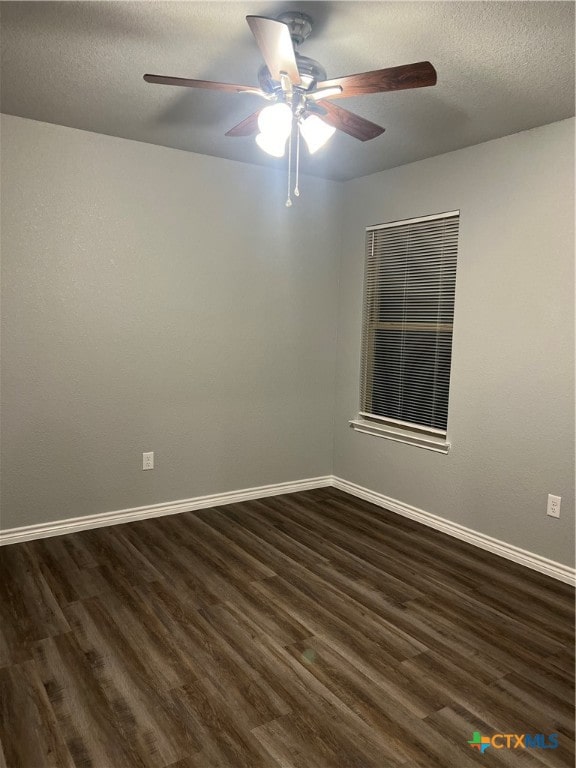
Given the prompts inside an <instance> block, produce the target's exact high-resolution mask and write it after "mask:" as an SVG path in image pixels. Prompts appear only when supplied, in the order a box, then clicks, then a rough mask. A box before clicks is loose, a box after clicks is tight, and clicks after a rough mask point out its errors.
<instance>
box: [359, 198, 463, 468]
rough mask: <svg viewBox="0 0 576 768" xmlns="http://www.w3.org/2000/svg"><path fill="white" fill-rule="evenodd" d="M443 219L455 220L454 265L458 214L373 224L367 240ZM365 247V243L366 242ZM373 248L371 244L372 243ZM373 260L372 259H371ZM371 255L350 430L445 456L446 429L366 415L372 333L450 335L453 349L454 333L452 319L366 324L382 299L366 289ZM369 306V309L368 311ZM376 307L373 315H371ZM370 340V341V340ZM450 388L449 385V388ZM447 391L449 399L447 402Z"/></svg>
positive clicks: (445, 213)
mask: <svg viewBox="0 0 576 768" xmlns="http://www.w3.org/2000/svg"><path fill="white" fill-rule="evenodd" d="M446 218H457V227H458V230H457V240H456V265H455V268H457V260H458V237H459V225H460V210H455V211H446V212H443V213H437V214H430V215H427V216H419V217H414V218H409V219H399V220H396V221H391V222H387V223H385V224H376V225H373V226H370V227H366V238H368V236H369V233H370V232H373V231H375V230H382V229H390V228H394V227H402V226H406V225H410V224H419V223H421V222H426V221H439V220H441V219H446ZM367 244H368V240H367ZM372 245H374V240H372ZM372 257H373V255H372ZM369 258H370V254H369V253H368V249H367V248H366V257H365V262H364V280H363V310H362V334H361V344H362V358H361V366H360V408H359V411H358V416H357V418H355V419H351V420H350V422H349V423H350V426H351V427H352V428H353V429H354V430H355V431H357V432H361V433H363V434H370V435H374V436H377V437H384V438H387V439H389V440H394V441H396V442H402V443H408V444H410V445H416V446H418V447H420V448H425V449H428V450H431V451H436V452H439V453H448V451H449V449H450V443H449V442H448V437H447V429H448V426H447V425H446V428H445V429H438V428H436V427H430V426H428V425H422V424H417V423H412V422H407V421H402V420H400V419H395V418H392V417H388V416H380V415H377V414H373V413H369V412H368V411H367V410H366V409H365V405H366V403H367V402H370V399H371V398H370V394H369V392H370V388H371V387H372V384H373V382H374V380H375V378H376V376H375V374H374V373H373V372H372V371H373V356H374V337H375V332H376V331H377V330H378V328H379V327H381V328H382V329H383V330H401V331H403V332H404V333H410V332H412V331H416V332H422V331H428V330H430V331H433V332H435V333H443V332H447V333H450V336H451V339H450V345H451V346H452V340H453V330H454V317H453V316H452V322H450V323H446V322H441V323H434V322H429V321H428V322H421V321H411V322H409V323H405V322H384V321H371V322H367V320H366V318H367V314H368V313H369V312H370V314H371V315H372V316H374V315H376V316H378V315H379V313H378V311H377V307H378V305H379V303H380V301H381V299H382V292H381V291H380V290H379V286H378V287H377V289H376V291H375V292H374V290H373V289H372V297H370V296H369V287H368V283H367V280H368V265H369ZM455 283H456V276H454V292H455ZM369 302H371V304H370V309H368V306H369ZM374 306H376V311H374ZM370 339H371V340H370ZM451 369H452V362H450V371H451ZM448 386H449V385H448ZM449 391H450V390H449V389H448V399H449Z"/></svg>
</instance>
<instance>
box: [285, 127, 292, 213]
mask: <svg viewBox="0 0 576 768" xmlns="http://www.w3.org/2000/svg"><path fill="white" fill-rule="evenodd" d="M291 171H292V131H290V135H289V136H288V197H287V198H286V208H290V207H291V205H292V198H291V197H290V176H291Z"/></svg>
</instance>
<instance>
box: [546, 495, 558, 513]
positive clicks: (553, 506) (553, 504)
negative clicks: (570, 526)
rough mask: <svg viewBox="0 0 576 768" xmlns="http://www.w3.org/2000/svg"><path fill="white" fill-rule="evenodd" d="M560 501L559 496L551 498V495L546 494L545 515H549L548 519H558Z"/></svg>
mask: <svg viewBox="0 0 576 768" xmlns="http://www.w3.org/2000/svg"><path fill="white" fill-rule="evenodd" d="M561 501H562V497H561V496H552V494H551V493H549V494H548V507H547V509H546V514H547V515H550V517H560V503H561Z"/></svg>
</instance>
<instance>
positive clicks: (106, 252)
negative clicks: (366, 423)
mask: <svg viewBox="0 0 576 768" xmlns="http://www.w3.org/2000/svg"><path fill="white" fill-rule="evenodd" d="M1 138H2V143H1V147H2V207H3V210H2V256H3V312H4V323H3V374H4V378H3V386H2V394H3V407H2V414H3V424H2V437H3V439H2V446H3V462H2V478H3V489H2V490H3V495H2V527H6V528H10V527H16V526H21V525H26V524H32V523H39V522H46V521H51V520H58V519H63V518H66V517H75V516H81V515H86V514H91V513H97V512H108V511H112V510H118V509H123V508H127V507H133V506H140V505H145V504H153V503H157V502H167V501H172V500H175V499H180V498H189V497H192V496H198V495H203V494H209V493H219V492H223V491H229V490H237V489H241V488H247V487H253V486H259V485H264V484H268V483H277V482H282V481H290V480H298V479H303V478H306V477H314V476H318V475H325V474H328V473H330V472H331V466H332V414H333V390H334V363H335V329H336V300H337V267H338V264H337V248H338V240H337V233H336V232H335V231H334V229H333V228H332V227H330V226H329V221H330V219H329V218H328V217H327V216H326V211H330V212H334V211H335V210H336V208H337V197H336V196H337V194H338V190H339V185H338V184H335V183H332V182H323V181H321V180H316V179H310V178H306V179H303V180H302V183H301V187H302V197H301V200H300V202H299V203H298V204H295V205H294V207H293V208H292V209H286V208H285V207H284V199H285V194H286V193H285V184H286V179H285V175H284V174H281V175H276V174H274V173H271V172H270V171H269V170H265V169H262V168H255V167H252V166H248V165H244V164H241V163H234V162H230V161H227V160H219V159H216V158H210V157H203V156H200V155H194V154H190V153H186V152H180V151H177V150H171V149H165V148H161V147H156V146H151V145H148V144H141V143H137V142H132V141H125V140H122V139H116V138H112V137H109V136H101V135H97V134H93V133H86V132H82V131H77V130H72V129H69V128H63V127H60V126H54V125H48V124H44V123H38V122H33V121H30V120H24V119H20V118H16V117H6V116H4V117H3V118H2V137H1ZM143 451H155V454H156V469H155V470H154V471H151V472H143V471H142V469H141V465H142V452H143Z"/></svg>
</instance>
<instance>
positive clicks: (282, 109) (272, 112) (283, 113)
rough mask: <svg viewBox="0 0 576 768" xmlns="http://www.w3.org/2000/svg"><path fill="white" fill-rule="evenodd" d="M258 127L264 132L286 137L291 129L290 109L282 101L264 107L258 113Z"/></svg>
mask: <svg viewBox="0 0 576 768" xmlns="http://www.w3.org/2000/svg"><path fill="white" fill-rule="evenodd" d="M258 128H260V131H261V132H262V133H264V134H268V135H270V136H279V137H280V136H282V137H283V138H284V139H286V138H287V137H288V136H289V135H290V132H291V130H292V110H291V109H290V107H289V106H288V104H284V102H281V103H280V104H272V106H270V107H264V109H263V110H262V111H261V112H260V114H259V115H258Z"/></svg>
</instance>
